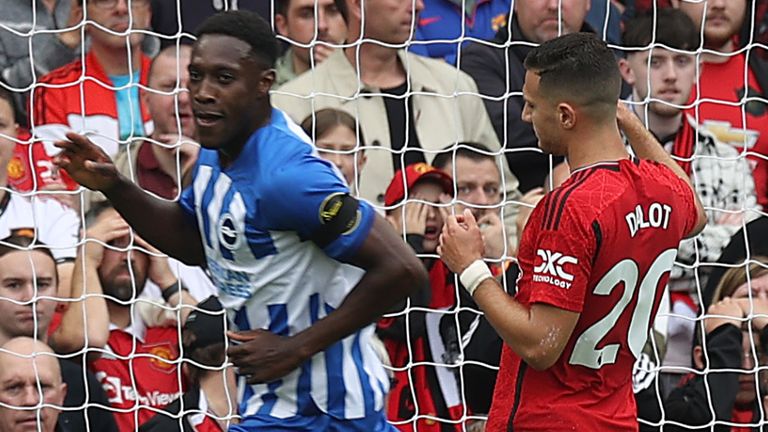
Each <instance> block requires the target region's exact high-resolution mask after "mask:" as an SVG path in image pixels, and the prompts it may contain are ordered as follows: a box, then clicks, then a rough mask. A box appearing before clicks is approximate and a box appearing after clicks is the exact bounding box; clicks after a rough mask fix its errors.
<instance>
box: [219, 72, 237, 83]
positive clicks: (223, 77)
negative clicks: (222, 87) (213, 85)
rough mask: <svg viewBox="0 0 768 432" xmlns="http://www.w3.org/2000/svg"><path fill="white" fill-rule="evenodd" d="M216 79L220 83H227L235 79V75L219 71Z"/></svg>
mask: <svg viewBox="0 0 768 432" xmlns="http://www.w3.org/2000/svg"><path fill="white" fill-rule="evenodd" d="M218 80H219V82H220V83H222V84H229V83H231V82H232V81H234V80H235V76H234V75H232V74H231V73H221V74H219V77H218Z"/></svg>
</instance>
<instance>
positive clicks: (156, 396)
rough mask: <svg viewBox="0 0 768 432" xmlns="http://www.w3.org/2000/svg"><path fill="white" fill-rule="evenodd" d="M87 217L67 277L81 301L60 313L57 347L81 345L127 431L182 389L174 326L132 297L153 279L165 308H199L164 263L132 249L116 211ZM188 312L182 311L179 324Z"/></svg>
mask: <svg viewBox="0 0 768 432" xmlns="http://www.w3.org/2000/svg"><path fill="white" fill-rule="evenodd" d="M89 216H90V217H89V220H93V222H92V223H89V224H87V227H88V231H87V232H86V242H87V244H86V246H85V247H83V248H80V250H79V251H78V255H77V259H76V261H75V268H77V269H78V271H76V272H75V274H74V276H73V278H72V296H73V297H74V298H80V297H81V296H83V295H87V297H86V298H85V300H83V304H82V305H74V306H72V307H70V308H69V309H68V310H67V312H65V314H64V316H63V318H62V323H61V329H60V337H59V338H58V339H57V342H58V348H59V349H60V350H61V351H63V352H76V351H79V350H81V349H82V348H83V347H84V346H87V348H88V351H87V355H88V356H89V360H90V363H89V367H90V369H91V371H93V372H94V374H95V375H96V378H97V379H99V380H100V381H101V384H102V386H103V387H104V390H105V391H106V393H107V397H108V398H109V402H110V404H111V405H112V407H114V408H118V409H121V410H125V411H123V412H116V413H115V419H116V420H117V424H118V428H119V430H120V431H122V432H128V431H133V430H135V428H136V426H138V425H141V424H142V423H143V422H144V421H146V420H147V419H149V418H150V417H152V415H153V411H151V410H149V409H147V408H150V407H151V408H157V409H159V408H162V407H163V406H165V405H167V404H169V403H170V402H172V401H173V400H175V399H176V398H177V397H178V396H179V395H180V394H181V393H182V391H183V390H184V383H185V379H184V377H183V374H182V373H181V370H179V369H178V368H177V365H176V364H175V363H173V361H174V360H176V359H178V356H179V335H178V329H177V326H176V324H175V323H174V322H173V321H168V320H165V314H162V313H157V306H156V305H155V304H154V303H151V302H145V301H142V300H139V301H135V300H136V298H137V297H138V296H139V295H140V294H141V292H142V291H143V290H144V287H145V284H146V283H147V281H148V280H151V281H152V282H154V283H155V284H156V285H158V286H160V287H162V288H163V289H162V294H163V299H165V301H166V302H167V306H166V307H170V308H171V309H174V308H176V307H177V306H179V305H180V304H186V305H194V304H197V302H196V301H195V300H194V299H193V298H192V297H191V296H190V295H189V293H188V292H187V290H186V289H184V288H183V287H182V286H180V284H179V281H178V280H177V278H176V276H174V274H173V273H172V272H171V270H170V267H169V265H168V262H167V258H165V257H163V256H162V255H161V254H160V253H158V252H157V251H156V250H155V249H153V248H152V247H151V246H149V245H148V244H147V243H145V242H144V241H143V240H141V239H140V238H138V237H136V236H134V237H133V239H134V240H135V241H136V242H137V244H138V245H139V246H140V247H141V248H142V249H144V251H142V250H141V249H139V248H137V247H135V246H133V245H132V244H131V237H130V227H129V226H128V224H126V222H125V221H124V220H123V219H122V218H121V217H120V216H119V215H118V214H117V212H116V211H115V210H114V209H112V208H109V207H106V208H105V207H102V208H95V209H93V210H92V211H91V215H89ZM104 244H106V245H107V247H104V246H103V245H104ZM145 251H147V252H145ZM176 310H178V309H176ZM189 311H190V309H189V308H182V309H181V310H180V312H179V314H180V315H179V316H180V322H183V321H184V320H185V319H186V316H187V315H188V314H189ZM173 315H175V311H174V314H173ZM86 318H87V326H88V327H87V330H86V328H85V323H86ZM91 348H96V349H98V351H97V350H91ZM136 411H138V413H137V412H136ZM136 418H138V422H135V419H136Z"/></svg>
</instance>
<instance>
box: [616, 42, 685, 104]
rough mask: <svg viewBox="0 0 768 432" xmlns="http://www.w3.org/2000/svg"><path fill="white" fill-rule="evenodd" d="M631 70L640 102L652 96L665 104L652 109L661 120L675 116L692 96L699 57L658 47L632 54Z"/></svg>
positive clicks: (630, 56)
mask: <svg viewBox="0 0 768 432" xmlns="http://www.w3.org/2000/svg"><path fill="white" fill-rule="evenodd" d="M627 63H628V65H629V71H628V73H626V74H625V78H626V79H627V83H628V84H629V85H631V86H632V87H633V89H634V91H635V93H636V97H637V98H638V99H639V100H641V101H642V100H644V99H645V98H646V97H648V96H649V95H650V97H651V98H653V99H659V100H661V101H664V102H666V103H662V102H652V103H651V105H650V107H649V109H650V110H651V111H652V112H653V113H655V114H656V115H659V116H661V117H673V116H676V115H678V114H679V113H680V111H681V108H677V107H675V106H671V105H670V104H674V105H679V106H682V105H684V104H685V103H686V102H687V101H688V98H689V97H690V96H691V91H692V90H693V85H694V83H695V82H696V57H695V56H693V55H689V54H682V53H676V52H673V51H670V50H667V49H664V48H654V49H652V50H651V51H650V52H649V51H644V52H639V53H634V54H630V55H629V57H628V58H627ZM649 84H650V87H649Z"/></svg>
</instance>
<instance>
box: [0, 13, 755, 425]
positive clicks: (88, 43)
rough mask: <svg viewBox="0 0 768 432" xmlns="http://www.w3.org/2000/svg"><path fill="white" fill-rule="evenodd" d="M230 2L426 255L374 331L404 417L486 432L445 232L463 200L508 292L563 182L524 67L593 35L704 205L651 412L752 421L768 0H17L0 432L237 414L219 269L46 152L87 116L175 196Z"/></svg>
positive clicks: (661, 320)
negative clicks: (153, 241) (213, 46)
mask: <svg viewBox="0 0 768 432" xmlns="http://www.w3.org/2000/svg"><path fill="white" fill-rule="evenodd" d="M654 5H655V6H654ZM237 8H240V9H249V10H252V11H254V12H256V13H258V14H260V15H261V16H262V17H263V18H264V19H266V20H267V21H268V22H269V23H271V24H272V27H273V29H274V31H275V33H276V34H278V35H279V39H280V40H281V41H282V42H283V48H284V51H283V53H282V55H281V56H280V58H279V59H278V61H277V64H276V65H275V69H276V82H275V85H274V86H273V88H272V96H271V98H272V101H273V103H274V105H275V107H277V108H278V109H280V110H282V111H284V112H285V113H286V114H287V115H288V116H289V117H290V118H291V119H292V120H293V121H294V122H295V123H296V125H297V126H296V127H297V130H298V129H299V128H300V129H303V131H304V132H305V133H306V135H307V136H308V137H309V138H310V139H311V140H312V142H313V143H314V145H315V147H316V149H317V154H318V156H319V157H321V158H323V159H325V160H327V161H328V162H329V163H331V164H332V165H334V166H335V167H336V168H337V169H338V173H339V175H340V176H341V177H343V178H344V180H345V181H346V183H347V184H348V185H349V187H350V190H351V191H352V192H353V194H355V195H356V196H358V197H360V198H362V199H365V200H368V201H369V202H371V203H372V204H374V205H375V206H376V207H377V208H378V209H379V210H380V211H381V213H382V214H385V215H386V218H387V220H388V221H389V222H390V223H391V225H392V228H393V229H394V230H395V231H397V232H398V233H399V234H400V235H401V237H402V238H403V240H404V241H405V242H407V243H408V245H409V246H410V247H411V248H412V249H413V250H414V251H415V252H416V253H417V254H418V255H419V257H421V258H422V262H423V264H424V266H425V268H426V269H427V270H428V272H429V275H430V284H429V286H425V287H420V288H421V289H420V290H419V291H418V293H417V294H415V295H413V296H411V297H410V298H409V299H408V300H407V302H405V303H403V304H400V305H398V307H397V308H395V309H393V310H392V311H390V312H391V313H389V314H387V315H386V316H385V317H384V318H382V319H381V320H380V321H379V322H378V323H377V327H376V328H377V336H378V338H379V339H380V341H381V342H382V343H383V347H384V348H383V349H381V350H379V354H380V355H381V356H382V357H383V360H384V361H385V363H387V364H389V365H391V370H392V375H391V381H392V383H391V384H392V386H391V390H390V396H389V400H388V402H387V416H388V418H389V420H390V421H392V422H393V423H394V424H395V425H396V426H397V427H398V428H399V429H400V430H403V431H410V430H429V431H449V430H450V431H452V430H456V431H460V430H464V429H463V428H464V427H467V428H470V429H471V430H482V428H483V421H482V418H483V416H484V415H486V414H487V413H488V410H489V405H490V397H491V394H492V390H493V386H494V383H495V381H496V369H497V367H498V365H499V353H500V351H501V345H502V341H501V339H500V338H499V336H498V335H497V334H496V333H495V331H494V330H493V328H492V327H491V326H490V325H489V323H488V322H487V321H486V320H485V318H484V317H483V316H482V314H480V313H479V311H478V310H477V306H476V305H475V304H474V302H473V301H472V298H471V297H470V296H468V295H467V294H466V292H465V291H464V290H462V289H459V287H458V286H457V284H459V282H458V279H457V278H456V275H454V274H452V273H451V272H450V271H449V270H448V268H447V266H446V265H445V264H444V263H443V262H442V261H441V260H440V259H439V258H438V256H437V254H436V248H437V245H438V236H439V233H440V230H441V228H442V224H443V219H444V217H445V216H446V215H447V214H450V213H452V212H455V213H460V212H463V211H464V209H470V210H471V211H472V213H473V214H474V215H475V217H476V218H477V220H478V222H479V225H480V228H481V231H482V233H483V238H484V240H485V245H486V250H485V259H486V260H487V261H488V263H489V264H490V266H491V269H492V271H493V274H494V276H496V277H497V278H499V280H501V281H503V282H504V286H506V287H507V289H508V292H509V293H510V294H514V291H515V281H516V279H517V277H518V269H517V266H516V264H515V256H516V251H517V245H518V240H519V238H520V235H521V233H522V230H523V229H524V227H525V224H526V221H527V217H528V215H529V214H530V210H531V208H532V207H533V206H534V205H535V204H536V203H537V202H538V200H540V199H541V198H542V197H543V196H544V194H545V193H546V192H548V191H551V190H553V189H555V188H557V187H558V186H559V185H560V184H561V183H563V182H565V181H568V180H567V179H568V175H569V169H568V166H567V162H566V161H563V160H562V159H559V158H555V157H552V156H550V155H546V154H543V153H542V152H541V151H540V149H539V148H538V146H537V142H538V139H537V135H536V132H535V131H534V130H533V128H532V126H531V125H530V123H527V122H525V121H523V120H522V119H521V114H522V111H523V107H524V105H525V101H524V100H523V97H522V86H523V79H524V76H525V69H524V66H523V61H524V59H525V56H526V54H527V53H528V51H529V50H530V49H531V47H533V46H535V45H537V44H540V43H542V42H545V41H548V40H550V39H553V38H555V37H556V36H558V35H559V34H562V33H571V32H579V31H581V32H591V33H595V34H596V35H597V37H600V38H602V39H605V40H607V41H608V42H610V43H611V44H613V45H612V46H614V47H618V48H617V49H616V50H615V52H616V58H617V63H618V65H619V69H620V71H621V73H622V77H623V79H624V83H623V89H624V92H623V94H624V96H625V102H624V103H626V104H627V105H628V106H629V107H630V108H631V109H632V110H633V111H634V113H635V114H636V115H637V116H638V117H639V118H640V119H641V120H642V121H643V122H644V123H645V124H646V126H647V128H648V129H649V130H650V132H651V133H652V134H653V135H654V136H655V137H656V138H657V139H658V140H659V141H660V142H661V144H662V145H663V146H664V147H665V149H666V150H667V151H668V152H669V153H670V154H672V156H673V157H674V158H675V160H676V161H678V163H679V164H680V165H681V167H682V168H683V169H684V170H685V171H686V172H687V173H688V174H689V175H690V176H691V179H692V181H693V183H694V185H695V187H696V190H697V192H698V194H699V196H700V197H701V200H702V202H703V204H704V206H705V208H706V209H707V212H708V226H707V228H706V229H705V230H704V231H703V232H702V233H701V234H700V235H699V236H697V237H696V238H694V239H691V240H687V241H684V242H683V243H681V244H680V248H679V251H678V257H677V263H676V265H675V267H674V269H673V271H672V273H671V277H670V282H669V285H668V290H667V293H666V294H665V297H664V300H663V302H664V304H663V305H662V306H661V309H660V310H661V311H662V312H661V313H660V315H659V317H658V319H657V320H656V323H655V325H654V329H653V337H652V338H651V339H650V342H649V344H648V346H647V347H646V350H644V353H643V354H642V355H641V357H640V358H639V359H638V361H637V364H636V367H635V376H634V384H635V394H636V400H637V405H638V418H639V422H640V427H641V429H643V430H657V429H658V428H659V426H660V425H661V424H662V423H663V422H666V421H669V420H673V421H675V422H678V423H680V424H687V425H692V426H696V427H705V426H707V427H708V426H712V425H714V426H713V427H714V429H715V430H729V429H730V430H734V431H735V430H750V428H755V427H757V428H758V429H760V428H762V426H761V424H764V423H765V422H764V420H765V419H768V417H765V418H763V417H761V416H764V415H765V414H764V413H766V412H768V398H767V397H768V376H765V372H764V371H763V370H762V369H761V367H763V369H764V366H765V365H768V325H767V324H768V316H767V315H768V279H767V278H768V276H766V268H768V258H766V256H768V248H767V246H766V245H768V243H766V242H765V238H766V236H768V219H767V218H766V217H765V213H764V212H763V208H764V207H765V206H766V205H768V50H767V49H766V48H765V46H766V45H765V43H766V41H768V1H766V0H708V1H707V2H693V1H686V0H669V1H656V2H650V1H641V0H624V1H619V0H611V1H608V2H600V1H596V0H595V1H589V0H518V1H512V0H413V1H411V0H408V1H401V0H365V1H360V0H271V1H262V0H252V1H247V0H240V1H237V0H217V1H211V2H207V1H194V2H192V1H189V2H180V1H177V0H36V1H33V2H31V3H30V2H29V1H26V0H0V10H2V14H1V15H2V16H0V167H1V168H2V169H0V186H2V188H0V238H2V239H3V240H2V241H0V315H2V316H3V317H4V319H2V320H0V346H2V350H0V351H1V352H0V402H2V405H3V406H2V407H0V432H2V431H20V430H43V431H53V430H58V431H85V430H99V431H101V430H104V431H112V430H114V431H121V432H127V431H132V430H136V429H138V430H143V431H160V430H162V431H167V430H210V431H215V430H226V429H227V427H228V425H230V424H232V423H233V422H237V409H238V402H239V401H238V394H237V392H236V391H235V388H236V376H235V371H234V370H233V368H231V367H228V362H227V359H226V358H225V356H224V352H225V349H224V347H225V346H226V343H227V342H226V341H225V330H226V329H227V328H228V327H227V326H228V324H227V319H226V314H225V313H224V309H223V308H222V305H221V304H220V303H219V302H218V300H217V299H216V288H215V286H214V285H213V284H212V283H211V280H210V279H209V278H208V276H207V274H206V271H205V269H203V268H199V267H190V266H186V265H184V264H182V263H181V262H179V261H177V260H174V259H173V258H170V257H167V256H164V255H163V254H161V253H160V252H158V251H157V249H155V248H154V247H153V246H152V245H150V244H148V243H147V242H145V241H144V240H143V239H141V238H140V237H138V236H137V235H136V234H135V233H134V232H133V231H132V229H131V227H130V226H129V225H128V224H127V223H126V222H125V221H123V220H122V218H121V217H120V216H119V215H118V214H117V212H116V211H115V210H114V209H112V208H111V207H109V205H108V204H107V203H105V200H104V197H103V196H101V195H100V194H97V193H92V192H88V191H84V190H82V189H81V188H79V187H78V186H77V184H76V183H74V182H73V181H72V180H71V179H70V178H69V177H68V176H67V174H66V172H64V171H62V170H59V169H58V168H57V167H56V166H55V165H54V164H53V158H54V157H55V156H56V153H57V151H58V150H57V149H56V148H55V147H54V146H53V145H52V143H53V142H54V141H55V140H59V139H62V138H64V134H65V133H66V132H68V131H79V132H84V133H86V134H88V136H89V137H90V139H91V140H92V141H93V142H94V143H96V144H97V145H98V146H100V147H101V148H102V149H103V150H104V151H105V152H106V153H107V154H108V155H110V156H112V157H114V158H115V159H116V165H117V166H118V168H119V170H120V172H121V173H122V174H123V175H125V176H126V177H128V178H130V179H132V180H133V181H134V182H136V183H137V184H138V185H140V186H141V187H142V188H143V189H144V190H145V191H146V192H147V193H149V194H152V195H154V196H155V197H156V199H164V200H177V199H178V197H179V196H180V194H181V191H182V190H183V189H184V188H185V187H187V186H189V183H190V175H191V173H192V170H193V169H194V166H195V161H196V159H197V154H198V150H199V144H197V142H196V141H195V140H196V131H195V120H194V116H193V113H192V107H191V101H190V98H189V96H188V93H187V91H186V86H187V83H188V81H189V79H190V77H189V73H188V71H187V65H188V64H189V62H190V57H191V55H192V50H193V48H192V43H193V42H194V31H195V27H196V26H197V25H198V24H199V23H200V22H201V21H202V20H203V19H204V18H205V17H207V16H209V15H211V14H213V13H216V12H217V11H220V10H225V9H237ZM760 42H762V44H761V43H760ZM222 79H225V78H222ZM6 167H7V168H6ZM296 181H301V179H296ZM198 302H199V303H198ZM735 370H740V371H741V372H740V373H736V372H734V371H735ZM703 371H706V374H705V373H703ZM43 404H44V405H43ZM9 406H10V407H14V406H15V407H19V409H9ZM180 413H183V414H180ZM180 416H181V417H180ZM671 427H672V428H673V429H674V428H675V427H676V426H675V425H672V426H671ZM38 428H39V429H38ZM88 428H90V429H88ZM664 430H671V429H670V426H666V427H665V428H664Z"/></svg>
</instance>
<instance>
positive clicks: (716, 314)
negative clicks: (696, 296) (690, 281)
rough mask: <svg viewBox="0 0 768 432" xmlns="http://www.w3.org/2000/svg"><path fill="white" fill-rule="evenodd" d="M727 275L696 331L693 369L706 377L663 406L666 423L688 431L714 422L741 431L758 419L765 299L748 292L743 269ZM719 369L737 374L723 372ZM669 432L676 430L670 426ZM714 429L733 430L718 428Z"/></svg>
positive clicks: (689, 381)
mask: <svg viewBox="0 0 768 432" xmlns="http://www.w3.org/2000/svg"><path fill="white" fill-rule="evenodd" d="M758 259H759V258H758ZM751 267H752V269H751V270H750V272H754V269H755V267H757V265H752V266H751ZM726 276H727V277H724V278H723V282H722V283H721V284H720V286H719V287H718V290H717V291H716V293H715V298H714V299H713V302H712V304H711V305H710V306H709V308H708V309H707V311H706V315H704V318H703V320H702V324H701V325H697V329H696V336H697V337H696V339H697V340H696V341H695V342H694V348H693V362H694V366H695V367H696V369H698V370H704V369H705V367H706V368H708V369H709V370H710V373H708V374H706V375H701V374H689V375H688V376H687V377H686V378H684V379H683V380H682V383H681V384H680V386H679V387H678V388H676V389H674V390H672V392H671V393H670V395H669V396H668V397H667V399H666V401H665V403H664V413H665V416H666V419H668V420H674V421H676V422H680V423H683V424H686V425H689V426H692V427H695V426H703V425H706V424H709V423H711V422H712V421H713V420H714V421H718V422H726V421H727V422H733V423H741V424H742V425H743V426H741V427H746V426H745V425H746V424H747V423H754V422H755V421H757V420H759V419H760V409H759V406H758V405H759V403H760V402H761V401H759V400H758V399H757V395H758V393H757V388H758V385H757V383H758V379H757V374H756V373H755V371H756V369H757V366H758V363H759V362H758V361H757V359H760V358H761V357H762V356H761V354H762V351H763V350H764V347H763V346H762V344H761V341H763V340H766V337H768V296H766V292H765V291H764V290H761V289H755V288H757V287H750V285H751V282H752V281H755V280H757V279H756V278H753V279H752V281H749V282H747V279H746V271H745V269H744V267H736V268H732V269H730V270H729V271H728V272H726ZM742 281H743V283H742ZM750 288H752V293H751V294H750V293H749V292H748V291H749V289H750ZM702 330H703V332H704V335H703V336H701V332H702ZM723 370H741V372H739V373H733V372H721V371H723ZM705 379H706V381H707V382H706V383H705V381H704V380H705ZM710 400H711V408H710ZM659 415H660V413H659ZM713 416H714V418H713ZM665 430H666V428H665ZM670 430H678V429H675V427H674V426H673V427H672V428H671V429H670ZM714 430H716V431H720V430H722V431H726V430H731V428H730V427H729V426H724V425H717V426H716V427H715V429H714ZM734 430H736V429H734Z"/></svg>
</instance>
